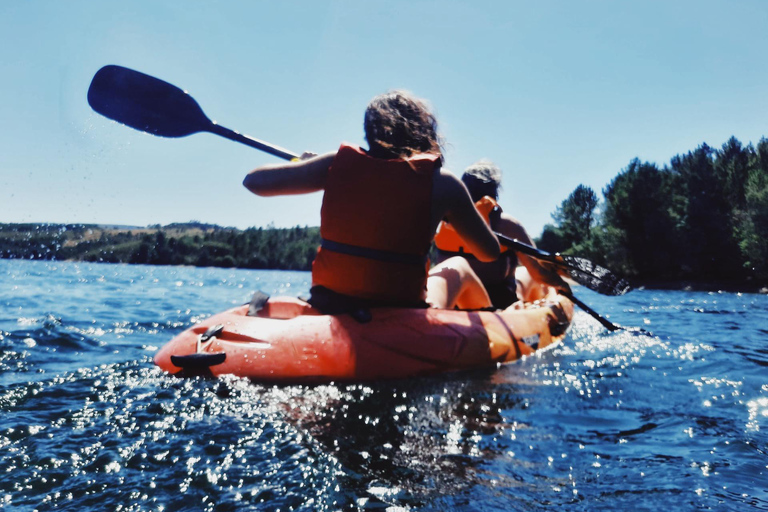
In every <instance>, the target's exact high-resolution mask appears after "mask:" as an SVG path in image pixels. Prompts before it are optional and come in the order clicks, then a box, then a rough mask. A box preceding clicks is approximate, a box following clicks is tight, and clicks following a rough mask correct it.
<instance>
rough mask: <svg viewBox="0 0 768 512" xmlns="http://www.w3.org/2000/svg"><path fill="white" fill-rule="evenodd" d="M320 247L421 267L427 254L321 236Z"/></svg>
mask: <svg viewBox="0 0 768 512" xmlns="http://www.w3.org/2000/svg"><path fill="white" fill-rule="evenodd" d="M320 247H322V248H323V249H325V250H327V251H333V252H338V253H341V254H347V255H349V256H359V257H361V258H368V259H370V260H376V261H386V262H389V263H405V264H406V265H417V266H419V267H423V266H425V265H426V264H427V256H426V255H424V256H419V255H418V254H403V253H400V252H392V251H382V250H379V249H370V248H368V247H360V246H357V245H349V244H343V243H341V242H334V241H333V240H326V239H325V238H323V241H322V243H321V244H320Z"/></svg>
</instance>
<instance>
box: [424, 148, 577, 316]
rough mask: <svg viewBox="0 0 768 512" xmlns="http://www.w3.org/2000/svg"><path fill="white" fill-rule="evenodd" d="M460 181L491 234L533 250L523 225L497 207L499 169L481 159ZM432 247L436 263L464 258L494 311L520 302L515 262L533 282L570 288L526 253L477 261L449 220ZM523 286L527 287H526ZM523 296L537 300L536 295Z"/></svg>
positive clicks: (507, 252)
mask: <svg viewBox="0 0 768 512" xmlns="http://www.w3.org/2000/svg"><path fill="white" fill-rule="evenodd" d="M461 181H462V182H464V185H466V187H467V189H468V190H469V193H470V196H471V198H472V201H474V202H475V207H476V208H477V210H478V212H479V213H480V214H481V215H482V216H483V219H485V222H486V223H487V224H488V225H489V226H490V227H491V229H493V231H495V232H497V233H501V234H502V235H505V236H507V237H509V238H513V239H517V240H519V241H520V242H523V243H524V244H527V245H531V246H534V247H535V244H534V243H533V240H531V237H530V236H528V233H527V232H526V230H525V228H524V227H523V225H522V224H521V223H520V222H519V221H517V220H516V219H514V218H512V217H511V216H509V215H508V214H506V213H504V212H503V211H502V209H501V207H500V206H499V203H498V198H499V189H500V187H501V169H499V167H498V166H496V165H495V164H494V163H493V162H491V161H489V160H480V161H479V162H476V163H474V164H472V165H471V166H469V167H468V168H467V169H466V170H465V171H464V174H463V175H462V177H461ZM435 247H436V248H437V253H438V261H447V260H448V259H449V258H453V257H456V256H461V257H463V258H466V259H467V261H468V262H469V265H470V266H471V267H472V269H473V270H474V271H475V273H476V274H477V276H478V277H479V278H480V280H481V281H482V283H483V285H484V286H485V288H486V290H487V291H488V294H489V296H490V298H491V302H492V303H493V305H494V306H495V307H497V308H500V309H503V308H506V307H508V306H510V305H512V304H513V303H515V302H516V301H517V300H518V298H519V299H523V295H524V293H523V291H522V290H518V288H519V286H520V283H518V282H517V281H516V279H515V269H516V267H517V266H518V262H519V263H520V264H522V265H523V266H525V268H526V269H527V270H528V274H530V276H531V277H532V278H533V280H534V281H536V283H538V284H543V285H550V286H552V287H554V288H555V289H558V290H563V291H566V292H569V293H570V287H569V286H568V284H567V283H566V282H565V281H563V279H562V278H561V277H560V276H559V275H558V274H557V272H555V271H553V270H550V269H549V268H547V267H544V266H542V265H541V264H540V263H539V262H538V261H537V260H535V259H533V258H531V257H530V256H526V255H525V254H516V253H515V252H514V251H512V250H510V249H508V248H506V247H504V248H502V253H501V256H500V257H499V258H497V259H496V260H494V261H491V262H488V261H484V260H481V259H479V258H477V257H476V256H475V254H474V253H473V251H472V250H471V248H469V247H468V244H466V243H465V242H464V238H463V235H460V234H459V233H458V232H457V230H456V229H454V226H453V225H452V223H451V222H450V221H448V222H443V223H441V225H440V227H439V229H438V232H437V235H436V236H435ZM526 286H529V285H528V284H526ZM518 293H519V295H520V297H518ZM525 295H527V296H528V297H533V298H538V297H537V295H536V294H533V295H531V294H530V293H527V294H525Z"/></svg>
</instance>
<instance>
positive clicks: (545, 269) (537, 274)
mask: <svg viewBox="0 0 768 512" xmlns="http://www.w3.org/2000/svg"><path fill="white" fill-rule="evenodd" d="M496 229H497V230H498V232H499V233H501V234H502V235H504V236H507V237H509V238H514V239H517V240H518V241H520V242H522V243H524V244H527V245H530V246H532V247H536V244H534V243H533V240H532V239H531V237H530V236H528V232H527V231H526V230H525V228H524V227H523V225H522V224H520V222H519V221H518V220H517V219H514V218H512V217H510V216H509V215H507V214H506V213H502V214H501V217H500V218H499V222H498V225H497V226H496ZM517 258H518V261H520V263H521V264H522V265H523V266H524V267H525V268H526V269H528V273H529V274H531V277H532V278H533V279H534V280H536V281H537V282H539V283H541V284H548V285H549V286H552V287H554V288H556V289H558V290H563V291H565V292H568V293H570V291H571V288H570V286H568V283H566V282H565V281H563V278H562V277H560V275H559V274H558V273H557V272H556V271H555V270H553V269H551V268H550V267H549V266H545V265H542V264H541V262H539V260H537V259H535V258H532V257H530V256H528V255H526V254H523V253H519V252H518V253H517Z"/></svg>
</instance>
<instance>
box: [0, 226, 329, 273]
mask: <svg viewBox="0 0 768 512" xmlns="http://www.w3.org/2000/svg"><path fill="white" fill-rule="evenodd" d="M319 244H320V228H317V227H298V226H297V227H294V228H284V229H278V228H266V229H265V228H250V229H246V230H239V229H236V228H225V227H221V226H217V225H215V224H205V223H201V222H195V221H193V222H188V223H174V224H169V225H167V226H160V225H155V226H149V227H144V228H139V227H131V226H107V225H97V224H0V258H5V259H9V258H19V259H36V260H74V261H92V262H106V263H148V264H153V265H194V266H206V267H207V266H212V267H240V268H257V269H266V268H269V269H282V270H309V269H310V268H311V265H312V260H313V259H314V257H315V252H316V250H317V246H318V245H319Z"/></svg>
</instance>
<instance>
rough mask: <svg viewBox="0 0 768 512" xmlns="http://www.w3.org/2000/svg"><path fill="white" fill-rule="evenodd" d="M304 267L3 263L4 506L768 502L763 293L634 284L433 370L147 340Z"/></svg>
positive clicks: (610, 506) (504, 506)
mask: <svg viewBox="0 0 768 512" xmlns="http://www.w3.org/2000/svg"><path fill="white" fill-rule="evenodd" d="M308 287H309V274H308V273H304V272H268V271H244V270H224V269H197V268H185V267H150V266H128V265H106V264H77V263H58V262H53V263H52V262H30V261H13V260H0V509H3V508H4V509H7V510H73V511H74V510H77V511H81V510H120V511H139V510H142V511H143V510H158V511H159V510H165V511H171V510H190V511H192V510H217V511H218V510H274V511H276V510H280V511H290V510H307V511H309V510H327V511H332V510H377V511H383V510H386V511H392V512H394V511H404V510H466V511H497V510H499V511H501V510H504V511H508V510H515V511H516V510H520V511H544V510H569V511H571V510H575V511H582V510H583V511H594V510H653V511H656V510H660V509H663V510H768V296H765V295H752V294H735V293H701V292H682V291H681V292H676V291H655V290H636V291H633V292H631V293H630V294H628V295H626V296H623V297H602V296H598V295H596V294H594V293H592V292H589V291H588V290H582V289H579V290H578V294H579V295H580V296H581V297H582V299H583V300H585V301H586V302H588V303H589V304H590V305H591V306H593V307H594V309H596V310H598V311H600V312H601V313H603V314H605V315H608V316H609V317H610V319H611V320H612V321H614V322H617V323H619V324H621V325H624V326H634V327H642V328H645V329H647V330H648V331H651V332H652V333H653V336H645V335H641V334H637V333H632V332H627V331H621V332H618V333H613V334H611V333H607V332H606V331H604V330H603V329H602V328H601V327H600V325H599V324H597V323H596V322H595V321H594V320H593V319H592V318H591V317H589V316H587V315H586V314H584V313H578V314H577V316H576V318H575V323H574V325H573V326H572V328H571V331H570V333H569V335H568V337H567V338H566V340H565V343H564V344H563V345H561V346H559V347H558V348H556V349H554V350H551V351H548V352H546V353H544V354H542V355H539V356H536V357H532V358H528V359H526V360H523V361H520V362H517V363H514V364H511V365H507V366H504V367H502V368H500V369H498V370H497V371H482V372H473V373H465V374H459V375H453V376H448V377H439V378H429V379H414V380H410V381H399V382H390V383H381V384H365V385H324V386H314V387H307V386H290V387H285V386H283V387H278V386H264V385H259V384H252V383H249V382H247V381H243V380H239V379H235V378H231V379H224V380H220V381H211V380H179V379H175V378H172V377H168V376H165V375H163V374H162V373H161V372H160V371H159V370H157V369H156V368H154V366H153V365H152V360H151V357H152V355H153V353H154V352H155V351H156V350H157V349H158V348H159V347H160V346H161V345H162V344H163V343H165V342H166V341H167V340H169V339H170V338H171V337H172V336H173V335H175V334H176V333H178V332H180V331H181V330H183V329H184V328H185V327H187V326H189V325H190V324H191V323H193V322H195V321H198V320H200V319H202V318H205V317H207V316H210V315H211V314H213V313H215V312H218V311H220V310H223V309H226V308H229V307H231V306H232V305H234V304H240V303H243V302H246V301H247V300H248V299H249V297H250V295H251V293H252V292H253V291H254V290H256V289H261V290H263V291H265V292H267V293H270V294H272V295H279V294H283V295H294V296H296V295H300V294H303V293H305V292H306V291H307V289H308Z"/></svg>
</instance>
